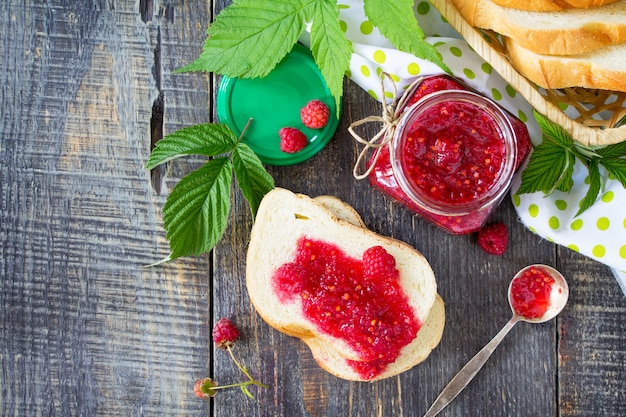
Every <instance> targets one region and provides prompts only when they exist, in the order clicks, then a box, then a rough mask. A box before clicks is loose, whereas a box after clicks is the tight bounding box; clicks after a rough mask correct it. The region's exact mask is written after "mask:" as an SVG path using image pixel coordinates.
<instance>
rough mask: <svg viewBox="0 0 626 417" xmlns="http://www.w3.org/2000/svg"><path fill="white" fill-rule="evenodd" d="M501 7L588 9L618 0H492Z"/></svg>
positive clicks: (538, 10)
mask: <svg viewBox="0 0 626 417" xmlns="http://www.w3.org/2000/svg"><path fill="white" fill-rule="evenodd" d="M492 1H493V2H494V3H495V4H497V5H499V6H502V7H510V8H512V9H517V10H526V11H535V12H553V11H558V10H566V9H590V8H594V7H602V6H604V5H607V4H612V3H616V2H618V1H619V0H492Z"/></svg>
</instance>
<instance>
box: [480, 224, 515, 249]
mask: <svg viewBox="0 0 626 417" xmlns="http://www.w3.org/2000/svg"><path fill="white" fill-rule="evenodd" d="M508 245H509V231H508V229H507V227H506V225H505V224H504V223H491V224H488V225H486V226H483V228H482V229H480V230H479V231H478V246H480V247H481V249H482V250H484V251H485V252H487V253H489V254H491V255H497V256H499V255H502V254H503V253H504V252H506V248H507V246H508Z"/></svg>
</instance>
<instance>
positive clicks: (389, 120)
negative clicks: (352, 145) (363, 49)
mask: <svg viewBox="0 0 626 417" xmlns="http://www.w3.org/2000/svg"><path fill="white" fill-rule="evenodd" d="M385 79H387V80H388V81H389V84H390V85H391V88H392V89H393V91H392V100H391V103H387V100H386V99H385V97H386V91H385ZM421 81H422V77H420V78H418V79H416V80H415V81H413V83H411V85H410V86H409V87H408V88H407V89H406V91H405V93H404V94H403V95H402V97H401V98H400V99H399V100H398V88H397V86H396V83H395V82H394V81H393V78H392V77H391V75H390V74H388V73H386V72H383V73H381V77H380V90H381V94H382V96H381V97H382V98H383V99H382V114H381V115H380V116H368V117H366V118H364V119H361V120H357V121H356V122H353V123H352V124H350V127H348V131H349V132H350V134H351V135H352V137H353V138H354V139H355V140H356V141H357V142H358V143H360V144H362V145H364V148H363V149H362V150H361V152H360V153H359V156H358V158H357V160H356V163H355V164H354V169H353V170H352V175H354V178H356V179H358V180H361V179H364V178H367V177H368V176H369V175H370V173H371V172H372V170H373V169H374V166H375V165H376V162H377V161H378V157H379V155H380V152H376V153H375V155H374V159H373V160H372V163H371V164H370V166H369V167H368V168H367V169H366V170H365V172H363V173H359V169H360V166H361V164H362V162H363V160H364V159H365V157H366V156H367V153H368V151H369V150H370V149H374V150H378V149H379V148H382V147H383V146H385V145H387V144H388V143H389V142H390V141H391V140H392V139H393V136H394V133H395V131H396V128H397V126H398V123H400V120H401V119H402V111H403V110H404V107H405V103H406V101H407V100H408V99H409V98H410V97H411V96H412V95H413V92H414V91H415V89H416V88H417V87H418V86H419V84H420V83H421ZM370 122H377V123H382V127H381V129H380V130H379V131H378V133H376V134H375V135H374V136H373V137H372V138H371V139H369V140H367V139H364V138H363V137H361V136H360V135H359V134H358V133H356V131H355V128H356V127H358V126H361V125H363V124H366V123H370Z"/></svg>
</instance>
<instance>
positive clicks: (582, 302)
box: [558, 249, 626, 417]
mask: <svg viewBox="0 0 626 417" xmlns="http://www.w3.org/2000/svg"><path fill="white" fill-rule="evenodd" d="M560 259H561V262H560V264H561V268H562V269H563V271H564V273H566V274H567V277H568V278H569V281H570V301H569V306H568V308H567V310H566V311H565V312H564V314H563V315H562V318H561V320H560V322H559V363H560V365H561V366H560V372H559V376H558V378H559V384H560V392H559V396H560V409H561V415H562V416H567V417H570V416H572V417H573V416H576V417H581V416H588V417H591V416H600V415H601V416H623V415H626V343H625V342H624V335H625V334H626V302H625V298H624V293H623V292H622V290H621V288H619V286H618V284H617V282H616V281H615V279H614V278H613V277H612V275H611V274H610V273H609V271H608V268H606V267H604V266H602V265H600V264H598V263H597V262H593V261H591V260H589V259H588V258H586V257H584V256H581V255H579V254H577V253H575V252H572V251H570V250H567V249H562V250H561V252H560Z"/></svg>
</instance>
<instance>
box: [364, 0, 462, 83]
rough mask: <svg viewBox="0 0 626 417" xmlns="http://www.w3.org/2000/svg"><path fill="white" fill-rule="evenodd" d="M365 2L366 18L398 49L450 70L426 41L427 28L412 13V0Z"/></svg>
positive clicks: (370, 0)
mask: <svg viewBox="0 0 626 417" xmlns="http://www.w3.org/2000/svg"><path fill="white" fill-rule="evenodd" d="M364 5H365V14H366V15H367V18H368V19H369V20H370V22H372V24H374V25H375V26H376V27H378V30H380V33H382V34H383V36H385V37H386V38H387V39H389V41H390V42H391V43H393V44H394V45H395V46H396V48H398V49H399V50H401V51H404V52H408V53H411V54H413V55H415V56H416V57H418V58H423V59H426V60H428V61H430V62H433V63H434V64H436V65H438V66H439V67H440V68H441V69H443V70H444V71H446V72H447V73H451V71H450V68H448V66H447V65H446V64H445V63H444V62H443V59H442V57H441V55H440V54H439V53H438V52H437V49H435V47H434V46H433V45H431V44H429V43H428V42H426V41H425V38H426V36H425V35H424V31H423V30H422V29H421V28H420V27H419V25H418V23H417V19H416V18H415V13H414V12H413V0H393V1H388V0H365V2H364Z"/></svg>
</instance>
